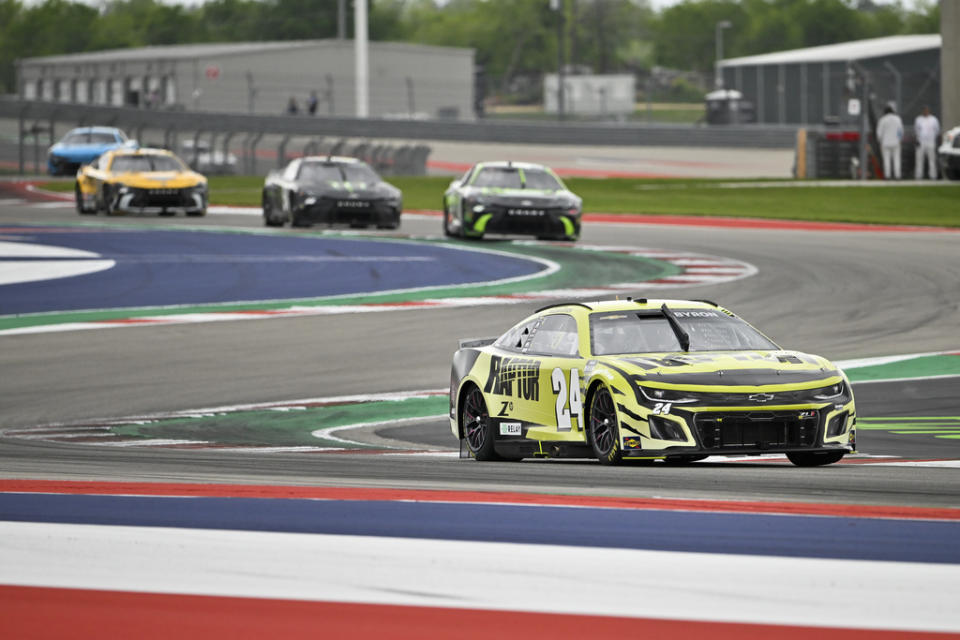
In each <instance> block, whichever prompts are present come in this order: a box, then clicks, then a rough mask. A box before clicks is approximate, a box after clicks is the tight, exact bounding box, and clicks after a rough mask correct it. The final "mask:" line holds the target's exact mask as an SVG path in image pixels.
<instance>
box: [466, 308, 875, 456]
mask: <svg viewBox="0 0 960 640" xmlns="http://www.w3.org/2000/svg"><path fill="white" fill-rule="evenodd" d="M665 307H666V308H667V309H669V311H666V312H665V311H662V310H663V309H664V308H665ZM611 312H617V313H620V312H623V313H627V314H630V313H637V314H638V315H639V314H647V315H654V316H655V315H657V314H658V313H667V314H669V315H671V316H680V318H681V320H682V319H683V318H684V317H689V316H690V315H691V314H693V315H696V314H702V315H708V314H713V315H717V317H718V319H722V320H727V319H729V320H731V321H735V322H736V323H738V326H743V327H746V328H748V329H749V331H751V332H755V334H756V335H757V336H760V338H761V339H762V340H763V341H764V342H765V343H766V344H768V345H769V348H764V349H727V350H696V349H694V350H678V351H673V352H656V353H644V352H636V353H633V352H631V353H617V354H615V355H595V354H594V353H593V352H592V349H593V348H594V346H595V345H594V342H593V340H592V335H591V329H592V328H594V329H595V327H592V325H591V318H592V317H595V316H596V315H597V314H608V315H609V314H610V313H611ZM719 314H722V316H720V315H719ZM681 329H682V324H681ZM688 346H689V340H688ZM449 406H450V412H449V418H450V427H451V431H452V433H453V435H454V436H455V437H456V438H458V439H459V440H460V442H461V455H462V457H473V458H477V459H479V460H495V459H519V458H527V457H597V458H598V459H599V460H600V461H601V462H603V463H607V464H616V463H619V462H621V461H622V460H624V459H640V460H655V459H663V460H665V461H666V462H670V463H686V462H693V461H696V460H700V459H703V458H705V457H707V456H712V455H728V456H733V455H736V456H744V455H762V454H786V455H787V456H788V458H789V459H790V460H791V461H792V462H793V463H794V464H797V465H800V466H815V465H822V464H830V463H833V462H837V461H839V460H840V459H841V458H842V457H843V456H844V455H845V454H847V453H850V452H853V451H854V450H855V445H856V429H855V425H856V408H855V404H854V399H853V394H852V390H851V387H850V382H849V380H848V379H847V377H846V375H845V374H844V373H843V372H842V371H841V370H839V369H838V368H837V367H836V366H835V365H833V364H832V363H830V362H829V361H828V360H826V359H824V358H822V357H820V356H815V355H810V354H806V353H801V352H797V351H787V350H783V349H780V348H779V347H778V346H777V345H775V344H774V343H772V342H769V339H768V338H766V337H765V336H763V335H762V334H760V333H759V332H758V331H757V330H756V329H754V328H753V327H750V325H748V324H747V323H746V322H744V321H743V320H741V319H739V318H738V317H737V316H736V315H734V314H733V313H732V312H730V311H728V310H727V309H724V308H722V307H719V306H717V305H715V304H714V303H712V302H708V301H693V300H646V299H638V300H632V299H627V300H617V301H604V302H590V303H567V304H560V305H552V306H550V307H546V308H544V309H541V310H539V311H538V312H536V313H534V314H533V315H531V316H529V317H528V318H526V319H524V320H523V321H521V322H520V323H519V324H517V325H515V326H514V327H513V328H511V329H510V330H509V331H507V332H506V333H505V334H504V335H503V336H501V337H500V338H497V339H483V340H464V341H461V345H460V349H459V350H458V351H457V352H456V353H455V354H454V357H453V366H452V370H451V379H450V404H449Z"/></svg>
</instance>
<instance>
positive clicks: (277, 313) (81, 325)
mask: <svg viewBox="0 0 960 640" xmlns="http://www.w3.org/2000/svg"><path fill="white" fill-rule="evenodd" d="M516 244H521V245H522V244H529V245H533V244H541V245H542V244H549V245H553V246H557V245H560V246H568V247H570V248H571V249H574V250H579V251H593V252H597V253H617V254H623V255H631V256H636V257H641V258H648V259H652V260H659V261H661V262H666V263H669V264H671V265H674V266H676V267H679V268H680V269H681V272H680V273H678V274H675V275H672V276H666V277H663V278H657V279H654V280H647V281H638V282H619V283H613V284H605V285H599V286H596V285H595V286H587V287H583V288H567V289H549V290H544V291H534V292H524V293H515V294H504V295H493V296H463V297H447V298H427V299H425V300H411V301H406V302H370V303H360V304H341V305H338V304H329V305H315V306H313V305H291V306H289V307H285V308H281V309H242V310H237V311H221V312H202V313H191V312H189V311H186V309H187V308H185V311H184V312H183V313H177V312H174V313H171V314H169V315H151V316H137V317H129V318H117V319H112V320H97V321H91V322H62V323H57V324H46V325H34V326H28V327H18V328H15V329H4V330H0V336H10V335H24V334H37V333H59V332H63V331H83V330H91V329H117V328H121V327H142V326H159V325H174V324H196V323H205V322H226V321H232V320H261V319H269V318H290V317H307V316H322V315H341V314H347V313H378V312H384V311H411V310H426V309H452V308H457V307H478V306H490V305H505V304H520V303H524V302H531V301H546V300H557V299H562V298H603V297H609V296H611V295H617V294H627V293H634V294H637V293H643V292H645V291H654V290H655V291H660V290H663V289H680V288H686V287H696V286H702V285H715V284H720V283H725V282H732V281H734V280H739V279H742V278H747V277H750V276H752V275H754V274H756V273H757V268H756V267H755V266H753V265H752V264H749V263H747V262H743V261H741V260H735V259H733V258H724V257H719V256H711V255H707V254H701V253H694V252H689V251H668V250H664V249H655V248H643V247H609V246H594V245H578V244H572V243H539V242H533V241H531V242H518V243H516ZM486 284H488V283H478V284H477V285H476V286H477V287H480V286H484V285H486ZM370 295H382V293H380V294H370Z"/></svg>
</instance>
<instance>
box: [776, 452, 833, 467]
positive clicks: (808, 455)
mask: <svg viewBox="0 0 960 640" xmlns="http://www.w3.org/2000/svg"><path fill="white" fill-rule="evenodd" d="M846 453H847V452H846V451H822V452H819V451H818V452H813V451H801V452H791V453H788V454H787V459H788V460H789V461H790V462H792V463H793V464H795V465H797V466H798V467H822V466H823V465H825V464H833V463H834V462H840V459H841V458H843V456H844V455H846Z"/></svg>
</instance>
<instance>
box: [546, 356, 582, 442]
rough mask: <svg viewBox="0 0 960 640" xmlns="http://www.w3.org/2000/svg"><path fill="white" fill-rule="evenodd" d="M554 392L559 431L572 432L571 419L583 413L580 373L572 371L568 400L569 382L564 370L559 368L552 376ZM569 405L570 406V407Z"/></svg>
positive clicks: (576, 370) (577, 370) (575, 370)
mask: <svg viewBox="0 0 960 640" xmlns="http://www.w3.org/2000/svg"><path fill="white" fill-rule="evenodd" d="M550 380H551V383H552V386H553V392H554V393H555V394H557V431H570V424H571V422H570V419H571V418H572V417H573V416H577V417H578V419H579V416H580V415H581V414H582V413H583V403H582V402H581V401H580V371H579V369H570V387H569V389H570V396H569V402H568V398H567V380H566V376H564V375H563V369H561V368H560V367H557V368H556V369H554V370H553V372H552V373H551V374H550ZM568 405H569V406H568Z"/></svg>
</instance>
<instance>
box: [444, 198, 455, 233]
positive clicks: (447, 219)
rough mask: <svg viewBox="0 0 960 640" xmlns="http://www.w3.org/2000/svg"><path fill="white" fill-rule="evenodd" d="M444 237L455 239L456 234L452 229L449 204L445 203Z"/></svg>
mask: <svg viewBox="0 0 960 640" xmlns="http://www.w3.org/2000/svg"><path fill="white" fill-rule="evenodd" d="M443 235H445V236H447V237H448V238H452V237H454V236H455V235H456V234H455V233H454V232H453V230H452V229H451V228H450V212H448V211H447V203H446V201H444V203H443Z"/></svg>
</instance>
